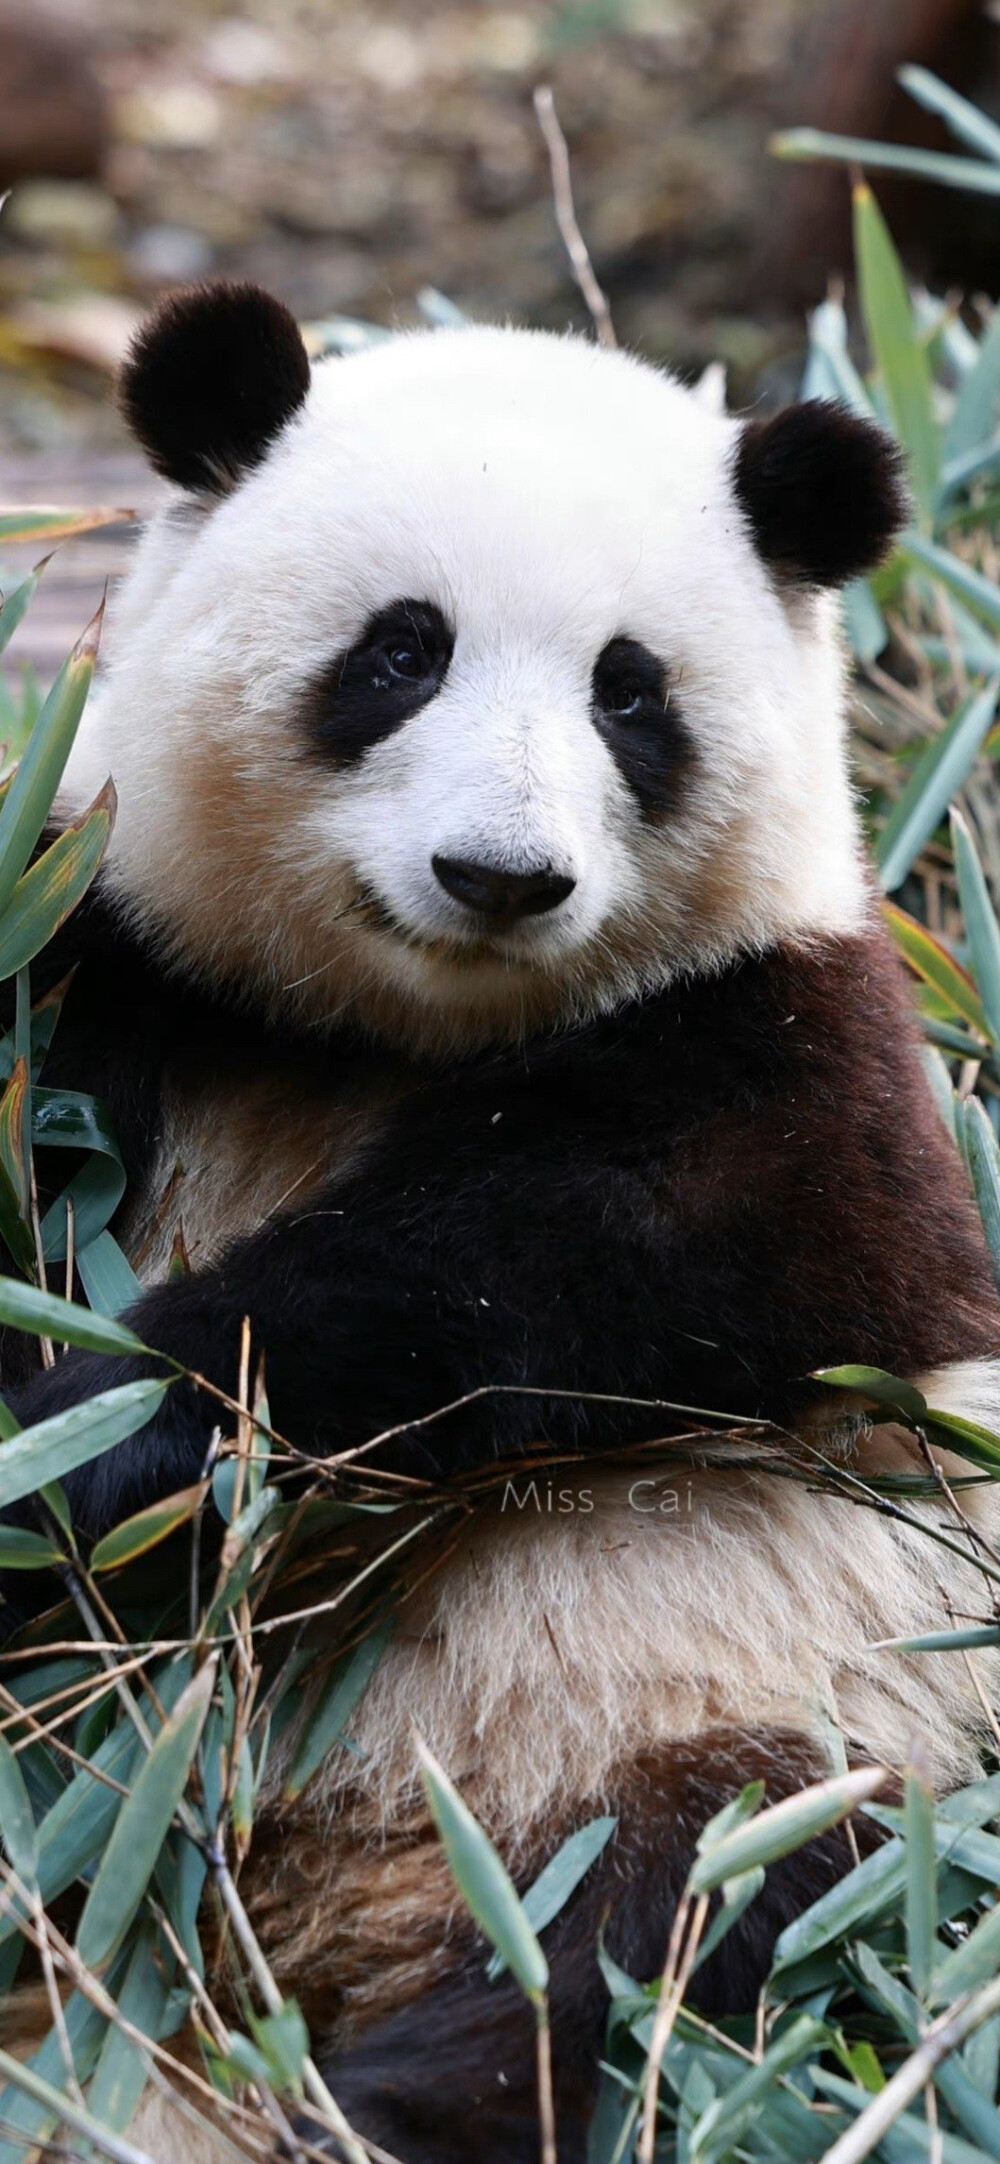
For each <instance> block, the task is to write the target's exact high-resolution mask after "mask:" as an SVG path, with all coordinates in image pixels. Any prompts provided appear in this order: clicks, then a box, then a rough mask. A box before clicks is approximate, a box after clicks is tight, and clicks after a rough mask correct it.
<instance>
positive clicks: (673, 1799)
mask: <svg viewBox="0 0 1000 2164" xmlns="http://www.w3.org/2000/svg"><path fill="white" fill-rule="evenodd" d="M824 1770H825V1769H824V1768H823V1767H822V1766H821V1765H820V1764H819V1763H818V1761H817V1757H816V1753H815V1749H814V1746H813V1745H812V1744H811V1743H810V1741H809V1740H808V1739H807V1738H806V1737H804V1736H800V1735H796V1734H794V1733H792V1732H790V1731H787V1730H773V1731H770V1732H768V1731H766V1730H762V1731H761V1732H760V1733H759V1734H757V1735H749V1734H746V1733H743V1732H739V1731H734V1730H731V1729H729V1730H727V1729H716V1730H713V1731H711V1732H708V1733H706V1734H704V1735H702V1736H700V1737H692V1738H688V1739H685V1740H684V1741H682V1742H679V1743H676V1744H673V1745H671V1746H668V1747H664V1748H663V1749H661V1750H660V1751H658V1752H655V1753H652V1752H651V1753H650V1754H649V1755H648V1756H647V1757H645V1758H644V1759H642V1760H640V1761H638V1762H636V1763H635V1764H634V1765H632V1766H631V1767H629V1768H628V1769H627V1772H626V1773H625V1774H624V1775H623V1777H622V1779H621V1780H620V1782H618V1783H616V1791H617V1793H616V1795H615V1797H614V1801H613V1803H612V1805H611V1808H612V1809H616V1810H617V1814H618V1828H617V1832H616V1833H615V1835H614V1836H613V1838H612V1840H611V1841H610V1842H609V1844H608V1846H607V1848H606V1849H605V1850H604V1852H603V1854H602V1856H601V1857H600V1858H599V1859H598V1861H597V1863H596V1864H595V1865H594V1866H593V1868H592V1870H591V1871H590V1872H588V1874H587V1876H586V1878H585V1879H584V1880H583V1881H582V1883H581V1885H580V1886H579V1887H578V1888H577V1890H576V1892H575V1894H574V1895H573V1896H572V1897H571V1899H570V1900H569V1901H568V1902H567V1904H566V1906H565V1908H564V1909H563V1910H562V1911H561V1912H560V1914H559V1915H558V1916H557V1917H556V1918H555V1919H554V1920H553V1922H552V1924H551V1925H550V1926H549V1928H548V1930H547V1931H546V1933H545V1938H544V1942H543V1943H544V1948H545V1953H546V1958H547V1960H548V1964H549V2009H550V2021H551V2032H552V2056H553V2087H554V2093H555V2107H556V2122H557V2149H558V2155H559V2159H560V2164H586V2156H587V2130H588V2125H589V2121H590V2116H591V2113H592V2111H593V2107H594V2102H595V2099H596V2094H597V2086H598V2079H599V2060H600V2058H601V2055H602V2051H603V2046H604V2031H605V2022H606V2017H607V2009H608V1993H607V1989H606V1987H605V1984H604V1980H603V1977H602V1975H601V1970H600V1966H599V1963H598V1959H597V1950H598V1946H599V1944H601V1943H602V1942H603V1944H604V1945H606V1947H607V1950H608V1953H609V1955H610V1956H611V1958H612V1960H613V1961H615V1962H616V1963H617V1964H618V1966H619V1967H620V1968H622V1969H624V1970H625V1971H626V1973H627V1974H628V1975H630V1976H632V1977H634V1978H636V1979H637V1981H639V1982H648V1981H649V1979H650V1978H651V1977H655V1976H657V1975H658V1974H659V1972H660V1970H661V1968H662V1965H663V1961H664V1958H665V1953H666V1947H667V1942H668V1939H669V1936H670V1928H671V1924H672V1922H673V1918H674V1914H675V1910H676V1906H677V1902H678V1899H679V1898H680V1894H681V1891H682V1889H683V1886H684V1882H685V1879H686V1877H687V1873H688V1870H689V1868H690V1864H691V1861H692V1857H693V1853H694V1843H695V1840H696V1839H697V1836H698V1834H699V1833H700V1832H701V1830H702V1827H703V1826H704V1825H705V1823H706V1821H707V1820H708V1819H709V1818H710V1817H711V1816H712V1815H713V1813H714V1812H715V1811H717V1810H719V1809H721V1807H722V1805H723V1804H724V1803H726V1802H728V1801H729V1800H730V1798H731V1797H733V1796H734V1795H737V1794H738V1793H739V1791H740V1789H741V1788H742V1787H743V1786H744V1785H745V1784H746V1782H747V1781H750V1780H754V1779H757V1778H763V1779H764V1780H765V1782H766V1789H767V1798H766V1800H767V1801H768V1802H775V1801H777V1800H779V1798H780V1797H781V1796H782V1795H787V1794H789V1793H793V1792H794V1791H795V1790H796V1789H798V1788H799V1787H802V1786H805V1785H806V1784H807V1783H808V1782H809V1781H811V1780H813V1779H815V1778H817V1777H818V1775H819V1774H820V1773H822V1772H823V1771H824ZM596 1808H598V1807H594V1806H588V1805H587V1804H586V1803H581V1806H580V1809H579V1812H578V1813H576V1814H574V1816H575V1819H576V1823H583V1822H584V1821H585V1820H586V1819H587V1818H588V1817H591V1816H593V1815H595V1809H596ZM850 1862H851V1855H850V1851H849V1849H848V1845H847V1840H846V1837H845V1835H844V1833H843V1831H842V1830H840V1829H837V1830H836V1831H834V1832H833V1833H831V1834H828V1835H825V1836H824V1837H823V1838H822V1839H820V1840H818V1841H814V1842H811V1843H810V1844H809V1846H808V1847H807V1848H804V1849H802V1850H800V1851H799V1852H798V1853H797V1854H796V1855H794V1856H790V1857H788V1858H786V1859H784V1861H782V1862H779V1863H777V1864H775V1865H773V1866H772V1868H771V1869H770V1870H769V1872H768V1874H767V1879H766V1881H765V1884H764V1886H763V1888H762V1890H761V1892H760V1894H759V1895H758V1896H757V1899H756V1901H754V1902H752V1903H751V1905H750V1907H749V1908H748V1909H747V1911H746V1912H745V1914H744V1916H743V1917H742V1918H741V1919H740V1921H739V1923H738V1924H737V1925H736V1926H735V1927H734V1929H733V1930H732V1931H731V1932H729V1934H728V1935H727V1937H726V1938H725V1939H724V1940H723V1941H722V1943H721V1945H720V1946H719V1947H718V1948H717V1949H716V1951H715V1952H714V1954H712V1955H711V1956H710V1957H709V1959H708V1961H706V1962H705V1964H704V1966H703V1968H702V1969H701V1970H700V1971H698V1972H697V1973H696V1975H695V1977H694V1978H693V1979H692V1984H691V1988H690V1990H689V1993H688V1998H689V2002H690V2003H691V2004H692V2005H693V2006H695V2007H698V2008H700V2010H701V2011H702V2012H704V2013H706V2014H708V2015H719V2014H722V2013H726V2014H734V2013H742V2012H746V2011H748V2010H750V2009H751V2008H752V2007H753V2006H754V2005H755V2003H756V2000H757V1996H758V1993H759V1991H760V1989H761V1986H762V1984H763V1982H764V1980H765V1978H766V1975H767V1972H768V1968H769V1966H770V1961H771V1956H772V1952H773V1948H774V1942H775V1940H776V1938H777V1937H778V1935H779V1933H780V1932H781V1931H782V1930H783V1929H784V1927H785V1925H786V1924H787V1923H789V1922H790V1921H791V1919H792V1917H793V1916H796V1915H798V1914H799V1913H800V1912H801V1910H802V1909H804V1908H807V1907H808V1906H809V1904H810V1903H811V1902H812V1901H814V1900H816V1899H818V1897H819V1895H820V1894H821V1893H823V1892H825V1891H826V1889H827V1888H828V1887H829V1886H831V1885H833V1884H834V1883H835V1881H836V1880H837V1879H838V1878H839V1877H840V1876H841V1875H842V1874H843V1872H844V1871H845V1870H846V1869H847V1868H848V1867H849V1865H850ZM486 1960H487V1953H486V1950H485V1949H484V1948H483V1946H482V1942H480V1943H479V1945H478V1946H477V1947H476V1948H474V1949H471V1948H470V1950H469V1952H468V1953H467V1954H466V1956H465V1958H464V1959H463V1961H462V1964H461V1966H460V1967H457V1968H456V1969H454V1970H453V1971H452V1972H451V1973H450V1974H448V1975H446V1976H445V1977H444V1978H442V1980H441V1981H440V1982H438V1983H436V1984H434V1985H433V1986H432V1988H431V1989H429V1990H428V1991H427V1992H426V1993H425V1994H424V1995H423V1996H422V1997H421V1998H420V1999H418V2000H416V2001H414V2002H413V2003H412V2004H410V2005H409V2006H404V2007H402V2008H399V2009H397V2010H395V2011H394V2012H392V2013H390V2014H388V2015H386V2016H385V2017H384V2018H383V2019H382V2020H381V2021H377V2022H375V2023H374V2024H373V2025H372V2026H371V2027H370V2028H368V2029H367V2030H363V2031H361V2033H360V2034H359V2035H358V2036H357V2038H356V2039H355V2040H353V2041H352V2042H350V2043H349V2044H348V2045H346V2046H345V2047H344V2048H342V2049H340V2050H335V2051H333V2052H331V2053H328V2054H326V2055H325V2056H324V2055H323V2054H322V2053H321V2054H320V2063H321V2066H322V2070H323V2073H324V2076H325V2078H326V2080H327V2081H328V2083H329V2086H330V2089H331V2091H332V2093H333V2095H334V2096H335V2097H336V2099H337V2102H338V2104H339V2105H340V2106H341V2108H342V2109H343V2111H344V2112H345V2113H346V2116H347V2118H348V2120H349V2121H350V2124H351V2125H352V2126H353V2127H354V2128H355V2129H356V2131H357V2132H358V2133H359V2134H361V2135H363V2136H366V2137H367V2138H368V2139H369V2140H370V2141H373V2142H376V2143H377V2144H378V2145H379V2146H380V2147H381V2148H383V2149H386V2150H388V2151H389V2152H390V2154H391V2155H392V2156H394V2157H397V2158H399V2160H400V2164H466V2159H467V2158H468V2156H469V2154H470V2150H472V2149H473V2147H474V2149H475V2154H476V2164H537V2160H538V2158H539V2155H540V2150H539V2136H538V2097H537V2074H536V2056H535V2026H534V2016H533V2013H532V2010H531V2008H530V2006H529V2005H528V2003H527V2001H526V2000H525V1998H524V1997H523V1995H522V1993H521V1992H520V1990H519V1989H518V1987H517V1985H516V1983H515V1982H514V1980H513V1979H512V1978H511V1977H510V1976H509V1975H505V1976H503V1977H502V1978H500V1979H498V1981H497V1982H496V1983H491V1982H490V1981H489V1978H488V1977H487V1974H486ZM332 2154H333V2155H336V2154H337V2149H336V2147H334V2149H333V2150H332Z"/></svg>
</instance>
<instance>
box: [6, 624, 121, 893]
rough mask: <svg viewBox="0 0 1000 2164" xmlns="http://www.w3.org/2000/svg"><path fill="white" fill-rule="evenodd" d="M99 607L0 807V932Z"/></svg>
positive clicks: (69, 732)
mask: <svg viewBox="0 0 1000 2164" xmlns="http://www.w3.org/2000/svg"><path fill="white" fill-rule="evenodd" d="M103 614H104V605H103V603H102V604H101V607H100V608H99V609H98V611H97V614H96V615H95V616H94V617H93V618H92V620H91V622H90V623H89V624H88V626H87V629H86V631H85V632H84V634H83V637H82V638H81V639H80V640H79V641H78V643H77V645H76V646H75V647H74V648H73V652H72V653H71V655H70V657H69V660H68V661H67V662H64V664H63V666H62V668H61V669H60V671H59V674H58V676H57V677H56V680H55V683H54V684H53V686H52V689H51V691H50V692H49V695H48V698H47V699H46V701H45V705H44V706H43V708H42V711H41V713H40V714H39V717H38V720H37V721H36V723H35V726H34V728H33V729H32V732H31V735H30V737H29V738H28V744H27V748H26V750H25V752H24V756H23V758H22V759H21V761H20V763H19V765H18V769H17V772H16V774H15V775H14V779H13V781H12V782H11V785H10V788H9V789H8V791H7V795H6V797H5V798H4V802H3V806H2V808H0V928H2V920H3V917H4V914H5V912H6V910H7V908H8V907H9V904H10V901H11V897H12V895H13V893H14V889H15V887H16V885H17V882H18V880H19V879H20V877H21V874H22V872H23V871H24V870H25V867H26V865H27V863H28V859H29V857H30V856H31V852H32V850H33V848H34V846H35V843H36V842H37V840H38V837H39V835H40V833H41V831H42V828H43V826H44V825H45V821H46V819H47V818H48V815H49V811H50V809H51V806H52V799H53V797H54V796H55V793H56V790H57V789H58V787H59V783H60V781H61V780H62V775H63V769H64V767H65V765H66V761H67V759H68V758H69V755H70V752H71V750H72V748H73V740H74V737H75V736H76V732H77V729H78V727H79V724H80V716H81V714H82V713H83V709H84V706H85V704H86V699H87V693H88V691H89V690H90V681H91V678H92V676H93V674H94V661H95V659H96V655H97V645H98V640H99V638H100V632H101V620H102V617H103Z"/></svg>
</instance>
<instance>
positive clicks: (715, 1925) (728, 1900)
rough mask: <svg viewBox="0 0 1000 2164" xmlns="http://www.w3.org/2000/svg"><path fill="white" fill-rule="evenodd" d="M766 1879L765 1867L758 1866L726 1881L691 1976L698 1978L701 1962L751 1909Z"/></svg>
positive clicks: (706, 1958) (705, 1959)
mask: <svg viewBox="0 0 1000 2164" xmlns="http://www.w3.org/2000/svg"><path fill="white" fill-rule="evenodd" d="M766 1877H767V1873H766V1871H765V1870H764V1867H763V1864H756V1865H755V1866H754V1868H753V1870H752V1871H741V1872H740V1874H739V1877H738V1878H728V1879H725V1880H724V1881H723V1886H722V1900H721V1902H720V1904H719V1907H718V1909H717V1910H716V1912H715V1915H714V1916H713V1918H712V1921H711V1923H710V1924H709V1927H708V1930H707V1931H706V1933H705V1936H704V1938H703V1939H702V1942H701V1945H700V1946H699V1948H698V1956H697V1959H696V1961H695V1963H694V1967H693V1969H692V1971H691V1974H692V1976H694V1975H696V1974H697V1972H698V1970H699V1969H700V1968H701V1965H702V1962H703V1961H707V1960H708V1957H709V1955H710V1954H714V1952H715V1949H716V1947H717V1946H718V1945H720V1944H721V1942H722V1940H723V1939H724V1938H725V1936H726V1934H727V1932H729V1931H731V1930H732V1928H733V1925H734V1924H737V1923H739V1920H740V1917H741V1916H742V1914H743V1911H744V1909H748V1908H749V1906H750V1903H751V1901H756V1899H757V1895H758V1894H759V1892H760V1890H761V1887H762V1886H763V1884H764V1880H765V1879H766Z"/></svg>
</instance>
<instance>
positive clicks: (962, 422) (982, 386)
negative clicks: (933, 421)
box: [944, 309, 1000, 463]
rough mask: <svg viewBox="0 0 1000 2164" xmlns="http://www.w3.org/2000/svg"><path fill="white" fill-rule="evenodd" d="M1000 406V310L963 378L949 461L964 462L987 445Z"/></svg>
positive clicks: (951, 430) (951, 423) (948, 446)
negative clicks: (962, 460)
mask: <svg viewBox="0 0 1000 2164" xmlns="http://www.w3.org/2000/svg"><path fill="white" fill-rule="evenodd" d="M998 406H1000V309H995V310H994V312H993V314H992V316H991V317H990V320H989V323H988V324H987V326H986V329H985V331H984V333H983V336H982V338H981V339H980V341H979V351H978V354H977V357H976V363H975V366H974V367H973V368H970V369H969V372H968V374H967V375H966V376H963V378H962V382H961V384H960V386H959V390H958V396H957V397H956V400H955V405H954V409H953V411H952V416H951V420H950V421H949V423H948V430H947V434H946V436H945V444H944V449H945V460H946V462H948V463H950V462H951V461H952V460H953V459H957V458H964V457H965V456H966V455H967V454H968V453H969V452H970V451H975V450H976V449H977V448H978V446H979V445H980V444H983V443H985V442H986V441H987V438H988V437H989V435H990V433H991V431H992V429H993V427H994V425H995V422H996V416H997V409H998Z"/></svg>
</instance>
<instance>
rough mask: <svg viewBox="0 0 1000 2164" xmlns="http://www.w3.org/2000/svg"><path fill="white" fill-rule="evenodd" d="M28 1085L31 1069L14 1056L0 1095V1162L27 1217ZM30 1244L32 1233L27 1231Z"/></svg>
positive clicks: (22, 1214)
mask: <svg viewBox="0 0 1000 2164" xmlns="http://www.w3.org/2000/svg"><path fill="white" fill-rule="evenodd" d="M27 1089H28V1070H27V1067H26V1066H25V1063H24V1061H23V1059H18V1060H15V1062H14V1068H13V1072H12V1074H11V1078H10V1081H9V1082H8V1084H7V1087H6V1089H5V1090H4V1093H3V1096H2V1097H0V1164H2V1166H3V1169H4V1171H5V1173H6V1175H7V1179H8V1182H9V1184H10V1186H11V1187H12V1189H13V1191H14V1196H15V1199H16V1202H17V1207H18V1211H19V1212H20V1215H21V1217H22V1218H23V1219H24V1220H25V1222H26V1221H27V1216H28V1209H29V1196H28V1180H27V1174H26V1169H25V1163H24V1150H23V1148H22V1138H23V1133H24V1101H25V1097H26V1095H27ZM28 1242H29V1247H30V1244H31V1235H30V1233H29V1235H28Z"/></svg>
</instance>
